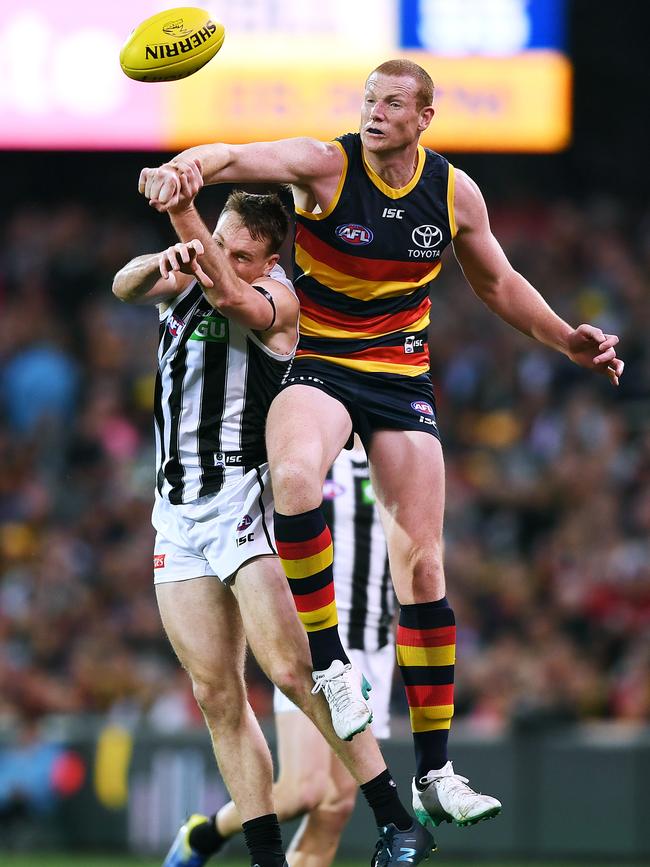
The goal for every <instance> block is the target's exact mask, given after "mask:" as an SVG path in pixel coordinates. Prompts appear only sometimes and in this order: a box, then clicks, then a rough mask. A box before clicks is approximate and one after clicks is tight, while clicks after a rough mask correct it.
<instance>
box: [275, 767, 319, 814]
mask: <svg viewBox="0 0 650 867" xmlns="http://www.w3.org/2000/svg"><path fill="white" fill-rule="evenodd" d="M325 790H326V780H325V778H324V777H323V775H322V774H314V773H311V774H308V775H304V776H300V777H298V779H293V778H291V779H290V778H289V777H286V776H285V777H283V776H282V775H281V776H280V778H279V779H278V782H277V784H276V787H275V790H274V792H273V800H274V803H275V807H276V812H277V813H278V815H282V816H283V818H284V819H293V818H295V817H296V816H303V815H304V814H305V813H311V812H312V810H315V809H316V808H317V807H318V805H319V804H320V802H321V801H322V800H323V798H324V797H325Z"/></svg>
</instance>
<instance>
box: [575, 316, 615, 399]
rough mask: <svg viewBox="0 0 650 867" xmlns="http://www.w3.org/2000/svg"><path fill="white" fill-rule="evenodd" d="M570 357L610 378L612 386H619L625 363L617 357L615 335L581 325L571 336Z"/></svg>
mask: <svg viewBox="0 0 650 867" xmlns="http://www.w3.org/2000/svg"><path fill="white" fill-rule="evenodd" d="M567 343H568V355H569V358H570V359H571V360H572V361H575V363H576V364H579V365H580V366H581V367H587V368H589V369H590V370H595V371H596V372H597V373H602V374H604V375H605V376H607V377H609V381H610V382H611V383H612V385H618V383H619V379H620V377H621V376H622V374H623V368H624V367H625V364H624V362H623V361H622V360H621V359H620V358H617V357H616V350H615V349H614V347H615V346H616V344H617V343H618V337H617V336H616V335H615V334H604V333H603V332H602V331H601V330H600V328H596V327H595V326H593V325H579V326H578V328H576V329H575V331H572V332H571V334H569V338H568V341H567Z"/></svg>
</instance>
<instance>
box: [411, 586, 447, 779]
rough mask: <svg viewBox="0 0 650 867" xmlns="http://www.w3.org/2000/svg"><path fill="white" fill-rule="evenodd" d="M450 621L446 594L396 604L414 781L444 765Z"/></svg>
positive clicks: (445, 760)
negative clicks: (409, 725) (411, 744)
mask: <svg viewBox="0 0 650 867" xmlns="http://www.w3.org/2000/svg"><path fill="white" fill-rule="evenodd" d="M455 623H456V621H455V619H454V612H453V611H452V610H451V608H450V607H449V604H448V602H447V599H446V597H445V598H443V599H440V600H439V601H438V602H423V603H420V604H416V605H402V606H401V610H400V615H399V626H398V627H397V663H398V665H399V667H400V671H401V673H402V679H403V681H404V687H405V689H406V698H407V700H408V704H409V714H410V717H411V731H412V732H413V743H414V746H415V761H416V779H420V777H425V776H426V775H427V773H428V772H429V771H430V770H433V769H438V768H442V767H443V765H445V764H446V763H447V740H448V738H449V728H450V726H451V718H452V716H453V714H454V663H455V661H456V625H455Z"/></svg>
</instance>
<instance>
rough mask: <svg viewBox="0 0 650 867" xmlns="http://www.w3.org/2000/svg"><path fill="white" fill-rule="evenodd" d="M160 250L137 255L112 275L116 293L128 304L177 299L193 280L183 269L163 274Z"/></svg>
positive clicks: (153, 302) (158, 302) (157, 302)
mask: <svg viewBox="0 0 650 867" xmlns="http://www.w3.org/2000/svg"><path fill="white" fill-rule="evenodd" d="M161 255H162V254H161V253H146V254H145V255H144V256H136V258H135V259H131V261H130V262H127V264H126V265H125V266H124V267H123V268H121V269H120V270H119V271H118V272H117V274H116V275H115V277H114V278H113V295H115V296H116V298H119V299H120V301H126V302H128V303H129V304H161V303H164V302H166V301H170V300H171V299H172V298H176V296H177V295H180V293H181V292H183V291H184V290H185V289H186V288H187V286H188V285H189V283H190V282H191V280H192V277H188V276H186V275H185V274H182V273H180V272H170V273H169V275H168V276H167V277H163V276H161V273H160V257H161Z"/></svg>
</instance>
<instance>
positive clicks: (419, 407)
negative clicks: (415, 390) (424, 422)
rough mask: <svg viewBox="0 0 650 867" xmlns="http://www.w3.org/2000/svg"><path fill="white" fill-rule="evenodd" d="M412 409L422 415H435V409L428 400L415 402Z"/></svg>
mask: <svg viewBox="0 0 650 867" xmlns="http://www.w3.org/2000/svg"><path fill="white" fill-rule="evenodd" d="M411 409H414V410H415V411H416V412H420V413H422V415H433V407H432V406H431V404H430V403H427V402H426V400H414V401H413V403H412V404H411Z"/></svg>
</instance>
